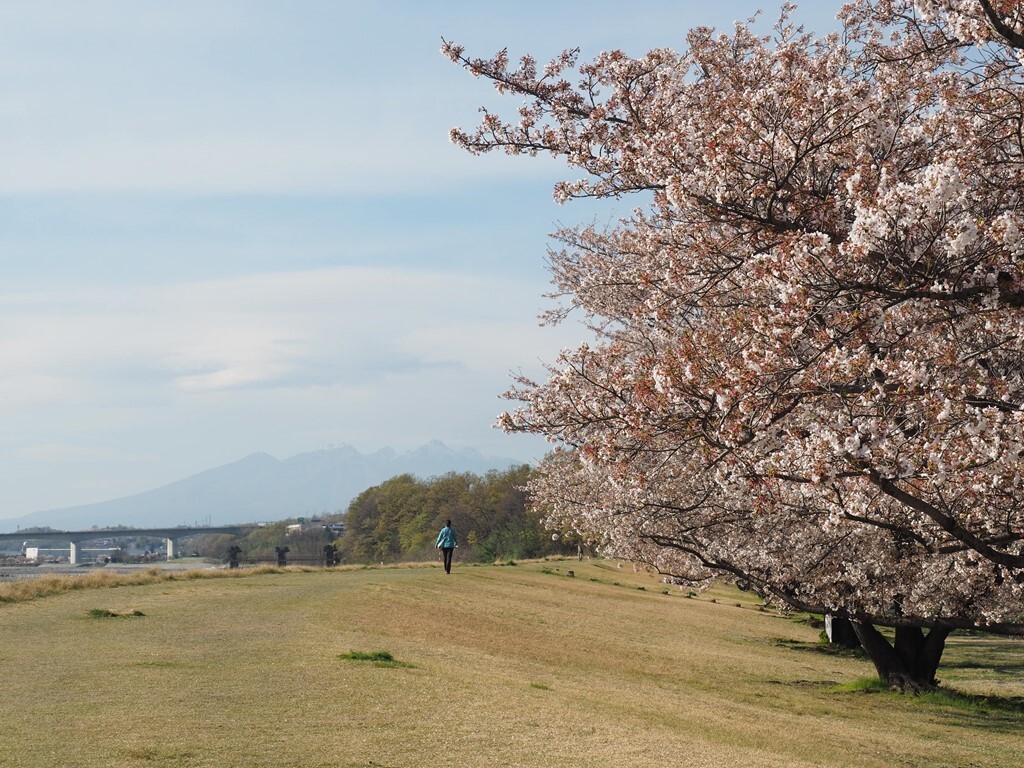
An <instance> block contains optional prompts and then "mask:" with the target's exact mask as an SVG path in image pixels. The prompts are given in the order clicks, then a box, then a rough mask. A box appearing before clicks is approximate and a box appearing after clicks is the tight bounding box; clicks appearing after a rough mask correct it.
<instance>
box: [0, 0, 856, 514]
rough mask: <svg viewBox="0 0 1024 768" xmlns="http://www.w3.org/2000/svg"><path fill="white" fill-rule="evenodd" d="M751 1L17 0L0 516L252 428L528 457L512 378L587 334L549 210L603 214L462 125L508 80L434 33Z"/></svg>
mask: <svg viewBox="0 0 1024 768" xmlns="http://www.w3.org/2000/svg"><path fill="white" fill-rule="evenodd" d="M760 5H761V4H759V3H756V2H747V1H746V0H732V1H730V0H722V1H720V2H715V3H705V2H696V1H692V2H688V1H687V0H676V1H675V2H644V1H643V0H639V1H637V2H631V3H623V2H604V1H601V2H587V3H582V2H580V3H559V2H546V3H539V2H520V3H516V4H514V5H512V6H509V5H507V4H505V5H500V6H499V5H495V6H488V5H486V4H480V3H469V2H444V3H440V2H437V3H431V2H362V3H354V2H343V1H341V0H338V1H337V2H327V1H326V0H290V1H289V2H285V1H284V0H275V1H274V2H269V1H264V0H175V2H172V3H168V2H157V1H156V0H34V1H33V2H32V3H20V2H0V152H2V157H3V163H2V164H0V263H2V268H3V272H2V280H0V519H3V518H9V517H15V516H18V515H22V514H26V513H28V512H33V511H37V510H42V509H48V508H54V507H61V506H69V505H74V504H84V503H89V502H94V501H101V500H105V499H110V498H115V497H119V496H123V495H127V494H130V493H135V492H139V491H144V490H149V489H151V488H154V487H157V486H159V485H162V484H165V483H168V482H171V481H174V480H177V479H179V478H181V477H185V476H187V475H189V474H192V473H195V472H198V471H202V470H204V469H208V468H211V467H213V466H217V465H220V464H224V463H228V462H231V461H234V460H236V459H239V458H241V457H242V456H245V455H247V454H249V453H252V452H254V451H266V452H268V453H271V454H273V455H275V456H278V457H279V458H285V457H287V456H290V455H293V454H295V453H300V452H303V451H308V450H316V449H318V448H323V447H325V446H329V445H337V444H342V443H345V444H349V445H352V446H354V447H356V448H357V449H359V450H362V451H371V450H376V449H378V448H381V447H384V446H391V447H393V448H396V449H399V450H402V449H408V448H414V447H417V446H419V445H421V444H423V443H425V442H427V441H429V440H431V439H440V440H442V441H443V442H445V443H447V444H448V445H450V446H452V447H455V448H463V447H472V448H476V449H478V450H480V451H482V452H483V453H486V454H491V455H498V456H507V457H511V458H516V459H520V460H524V461H531V460H536V459H539V458H540V457H541V456H542V455H543V453H544V452H545V450H546V445H545V444H544V443H543V442H542V441H540V440H539V439H534V438H529V437H522V436H515V437H509V436H506V435H503V434H502V433H500V432H499V431H497V430H494V429H492V427H491V425H492V423H493V421H494V418H495V416H496V414H497V413H499V412H500V411H501V410H502V409H503V408H504V407H505V404H504V403H503V402H502V401H501V400H500V399H499V398H498V396H499V395H500V393H501V392H502V391H503V390H504V389H506V388H507V386H508V384H509V372H510V371H512V370H524V371H526V372H529V373H539V372H540V371H541V365H540V361H542V360H551V359H553V357H554V356H555V354H556V353H557V351H558V350H559V349H560V348H562V347H565V346H574V345H575V344H576V343H577V341H579V340H580V339H581V338H582V332H581V331H580V329H579V328H577V327H574V326H572V325H566V326H564V327H560V328H554V329H551V328H540V327H538V324H537V320H536V318H537V315H538V313H539V312H540V311H541V310H542V309H543V308H544V307H545V306H547V304H546V300H545V299H543V297H542V294H543V293H544V292H545V291H546V290H547V288H548V282H547V281H548V277H547V274H546V272H545V269H544V256H545V247H546V245H547V243H548V239H547V234H548V233H549V232H550V231H552V230H553V229H554V228H555V226H556V223H558V222H561V223H574V222H578V221H585V220H589V219H591V218H592V217H594V216H595V215H596V216H599V217H601V218H602V219H605V218H607V216H608V215H609V213H608V211H607V210H605V209H602V208H595V207H593V206H584V205H577V204H570V205H568V206H564V207H559V206H557V205H555V204H554V203H553V202H552V200H551V187H552V184H553V182H554V181H555V180H556V179H558V178H560V175H561V172H562V169H561V168H560V167H559V166H558V165H557V164H556V163H554V162H552V161H549V160H546V159H541V158H538V159H533V160H529V159H525V158H507V157H504V156H499V155H494V156H487V157H482V158H474V157H470V156H468V155H466V154H465V153H463V152H461V151H459V150H458V149H456V148H455V147H453V146H452V145H450V144H449V143H448V139H447V136H448V130H449V129H450V128H451V127H452V126H454V125H460V126H462V127H467V128H468V127H472V126H473V125H474V124H475V121H476V117H477V111H476V110H477V108H478V107H479V106H481V105H485V104H486V105H488V106H491V107H504V108H505V109H510V108H515V107H516V106H517V102H516V100H515V99H512V98H508V97H505V98H504V99H502V98H499V97H498V96H497V95H496V94H494V93H493V91H492V90H491V89H490V88H489V86H488V85H487V84H486V83H485V82H483V81H480V80H476V79H474V78H472V77H470V76H469V75H468V74H466V73H465V72H464V71H462V70H461V69H459V68H457V67H456V66H454V65H453V64H451V63H450V62H448V61H447V60H446V59H445V58H444V57H443V56H442V55H441V54H440V53H439V48H440V44H441V38H442V37H444V38H447V39H450V40H454V41H456V42H458V43H460V44H462V45H464V46H466V49H467V52H469V53H471V54H473V55H490V54H492V53H494V52H495V51H496V50H498V49H500V48H502V47H504V46H508V47H509V49H510V52H511V53H512V55H513V56H514V57H517V56H519V55H521V54H523V53H532V54H534V55H536V56H537V58H538V59H540V60H546V59H548V58H550V57H551V56H553V55H555V54H557V53H558V52H559V51H561V50H562V49H563V48H568V47H575V46H580V47H581V48H582V49H583V52H584V55H585V56H592V55H594V54H596V53H597V52H599V51H601V50H607V49H611V48H622V49H624V50H626V51H627V52H628V53H631V54H634V55H639V54H642V53H644V52H645V51H647V50H648V49H650V48H653V47H663V46H667V47H675V48H678V47H680V46H681V45H682V44H683V39H684V35H685V33H686V31H687V30H688V29H689V28H690V27H692V26H695V25H699V24H707V25H712V26H716V27H718V28H724V29H728V28H729V27H730V26H731V24H732V21H733V20H735V19H745V18H747V17H749V16H750V15H751V14H752V13H753V12H754V11H755V10H756V9H757V8H758V7H759V6H760ZM805 5H806V6H807V9H806V10H802V11H801V12H800V13H799V14H798V15H799V18H800V19H801V20H803V21H805V22H806V23H807V25H808V27H809V28H812V29H815V30H818V31H824V30H827V29H830V28H831V27H832V26H833V24H834V22H833V21H832V18H831V17H832V15H833V13H834V10H835V7H838V2H837V3H835V4H834V6H835V7H833V4H832V3H818V2H815V3H810V2H807V3H805ZM765 9H766V12H767V14H766V15H767V18H768V19H773V18H774V17H775V16H776V15H777V4H774V5H766V6H765ZM638 202H639V201H631V203H630V204H636V203H638ZM0 527H2V526H0Z"/></svg>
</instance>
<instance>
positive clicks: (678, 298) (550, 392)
mask: <svg viewBox="0 0 1024 768" xmlns="http://www.w3.org/2000/svg"><path fill="white" fill-rule="evenodd" d="M792 11H793V6H792V5H791V4H788V3H787V4H786V5H784V6H783V8H782V12H781V14H780V19H779V21H778V23H777V24H776V25H775V26H774V27H773V28H772V31H771V32H770V33H769V34H765V35H760V34H757V33H756V32H755V31H754V23H753V22H751V23H748V24H737V25H736V26H735V29H734V30H732V32H731V33H729V34H724V33H717V32H715V31H714V30H712V29H710V28H703V27H702V28H697V29H694V30H691V31H690V32H689V33H688V35H687V37H686V48H685V50H683V52H681V53H678V52H675V51H672V50H669V49H658V50H653V51H651V52H650V53H648V54H647V55H646V56H643V57H641V58H631V57H629V56H627V55H625V54H624V53H622V52H621V51H610V52H606V53H603V54H601V55H600V56H598V57H597V58H596V59H595V60H593V61H590V62H585V63H582V64H581V63H580V62H579V61H578V53H577V52H575V51H572V50H570V51H566V52H565V53H563V54H562V55H560V56H559V57H557V58H556V59H555V60H553V61H552V62H550V63H549V64H547V65H546V66H543V67H539V66H538V64H537V62H536V60H535V59H534V58H532V57H531V56H524V57H523V58H522V59H520V60H519V62H518V64H515V65H513V64H511V63H510V57H509V55H508V53H507V51H502V52H500V53H499V54H498V55H496V56H495V57H493V58H490V59H481V58H472V57H469V56H467V55H466V54H465V52H464V49H463V48H462V47H461V46H459V45H456V44H454V43H447V42H446V43H445V46H444V48H443V51H444V53H445V54H446V55H447V56H448V57H449V58H450V59H452V61H454V62H456V63H458V64H460V65H462V66H464V67H465V68H467V69H468V70H469V71H470V72H471V73H472V74H473V75H476V76H481V77H484V78H487V79H489V80H491V81H493V83H494V84H495V86H496V88H497V90H498V91H499V93H508V94H513V95H516V96H519V97H524V98H525V101H524V103H523V104H522V105H521V106H520V107H519V109H518V112H517V113H516V114H515V116H514V117H512V118H511V119H505V118H503V117H501V116H500V115H499V114H498V113H496V112H492V111H486V110H485V111H484V113H483V118H482V121H481V123H480V125H479V127H478V128H477V129H475V130H473V131H463V130H460V129H454V130H453V131H452V140H453V141H454V142H455V143H457V144H459V145H461V146H462V147H464V148H466V149H467V150H469V151H470V152H473V153H479V152H486V151H490V150H494V149H502V150H504V151H507V152H509V153H512V154H520V153H525V154H531V155H532V154H537V153H547V154H551V155H554V156H556V157H559V158H562V159H563V160H564V161H565V162H566V164H567V165H568V166H569V167H571V168H575V169H577V170H578V171H581V172H582V174H583V175H582V178H580V179H578V180H568V181H565V182H563V183H560V184H559V185H558V186H557V187H556V190H555V195H556V197H557V198H558V199H559V200H562V201H568V200H571V199H573V198H578V197H595V198H611V199H620V198H623V197H625V196H628V195H633V196H638V199H639V200H641V203H640V205H639V206H638V207H637V208H636V209H635V210H634V211H633V212H632V213H631V214H630V215H628V216H627V217H625V218H622V219H621V220H620V221H618V222H617V223H616V224H614V225H612V226H609V227H604V228H599V227H597V226H584V227H576V228H568V229H563V230H561V231H559V232H557V233H556V235H555V240H556V243H557V245H556V247H555V248H554V249H553V250H552V251H551V253H550V254H549V260H550V263H551V269H552V272H553V278H554V280H553V282H554V286H555V293H554V295H555V296H557V297H561V303H560V304H559V306H557V307H556V308H555V309H554V310H552V311H551V312H550V313H549V315H548V318H547V319H548V320H549V321H551V322H558V321H559V320H561V319H562V318H564V317H565V315H566V314H568V313H569V312H576V313H582V315H583V316H584V317H586V318H587V320H588V321H589V324H590V327H591V329H592V331H593V334H594V339H593V340H592V341H591V342H589V343H585V344H582V345H581V346H580V347H579V348H577V349H575V350H571V351H567V352H565V353H563V354H562V356H561V357H560V358H559V359H558V360H557V361H555V362H553V363H552V364H551V366H550V368H549V376H548V378H547V380H546V381H539V382H538V381H531V380H527V379H524V378H521V379H519V380H518V382H517V384H516V386H515V388H514V389H513V390H512V391H511V392H510V393H509V397H511V398H513V399H516V400H519V401H521V402H522V406H521V407H520V408H519V409H518V410H515V411H513V412H510V413H507V414H505V415H504V416H503V417H502V420H501V421H502V424H503V426H504V427H505V428H506V429H509V430H513V431H527V432H534V433H538V434H542V435H546V436H547V437H548V438H550V439H551V440H552V441H553V442H555V443H556V444H557V446H558V447H559V449H558V450H556V451H555V453H554V454H553V455H552V456H551V457H550V459H549V460H548V461H546V462H545V464H544V466H543V467H542V468H541V471H540V473H539V475H538V477H536V478H535V479H534V481H533V483H532V485H531V488H532V493H533V495H534V502H535V504H536V505H537V506H538V507H541V508H545V509H548V510H549V511H550V514H551V520H552V522H553V523H554V524H556V525H560V526H568V527H572V528H573V529H575V530H577V531H579V532H580V533H581V534H582V535H585V536H588V537H591V538H592V539H593V540H595V541H598V542H600V543H601V544H602V545H603V546H604V547H605V548H606V550H607V551H608V552H609V553H611V554H615V555H620V556H625V557H630V558H633V559H636V560H641V561H645V562H649V563H651V564H653V565H655V566H657V567H658V568H659V569H661V570H662V571H665V572H668V573H672V574H675V575H677V576H681V577H684V578H688V579H690V580H693V581H700V580H702V579H707V578H710V577H713V576H715V575H718V574H722V573H726V574H730V575H732V576H733V577H735V578H737V579H743V580H744V581H747V582H749V583H751V584H753V585H754V586H756V587H757V588H758V589H759V590H760V591H761V592H762V593H763V594H765V595H766V596H770V597H772V598H774V599H777V600H781V601H784V602H785V603H786V604H788V605H790V606H793V607H797V608H801V609H810V610H817V611H827V612H830V613H832V614H834V615H837V616H840V617H848V618H850V619H851V620H853V621H854V623H855V626H856V628H857V632H858V636H859V637H860V639H861V641H862V643H863V645H864V646H865V648H866V650H867V651H868V652H869V653H870V654H871V656H872V659H873V660H874V661H875V664H876V667H877V668H878V671H879V674H880V675H881V676H882V677H883V678H886V679H889V680H891V681H893V682H894V683H897V684H901V685H911V686H914V687H920V686H928V685H931V684H933V683H934V672H935V668H936V665H937V664H938V660H939V657H940V655H941V650H942V646H943V643H944V640H945V637H946V635H947V634H948V632H949V631H951V630H952V629H955V628H976V629H984V630H987V631H993V632H1001V633H1007V634H1024V543H1022V541H1024V506H1022V501H1024V498H1022V497H1024V472H1022V462H1024V333H1022V331H1024V271H1022V259H1024V239H1022V234H1021V233H1022V231H1024V186H1022V182H1021V179H1024V8H1022V6H1021V5H1020V4H1019V3H1017V2H1009V1H1008V0H916V1H915V0H876V1H871V0H858V1H857V2H852V3H848V4H847V5H845V6H844V7H843V9H842V10H841V12H840V17H839V18H840V24H841V31H840V32H837V33H834V34H830V35H827V36H824V37H816V36H814V35H812V34H809V33H806V32H804V30H803V29H801V28H799V27H797V26H795V25H794V23H793V22H792V20H791V18H792ZM574 70H575V74H573V71H574ZM876 625H882V626H890V627H896V640H895V643H894V644H891V643H889V641H887V640H885V639H884V638H883V637H882V636H881V634H879V633H878V631H877V630H876V629H875V627H876ZM925 630H927V634H925Z"/></svg>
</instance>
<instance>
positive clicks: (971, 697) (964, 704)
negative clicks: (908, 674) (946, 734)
mask: <svg viewBox="0 0 1024 768" xmlns="http://www.w3.org/2000/svg"><path fill="white" fill-rule="evenodd" d="M832 690H833V691H835V692H836V693H858V694H871V695H875V696H878V697H879V698H881V699H883V700H888V701H891V702H893V703H906V704H908V705H910V706H913V707H919V708H924V709H927V710H928V711H929V712H930V713H931V714H932V715H934V716H935V717H937V718H940V719H942V720H943V721H944V722H945V723H947V724H948V725H950V726H954V727H961V728H971V729H978V730H984V731H992V732H995V733H1013V734H1018V733H1020V731H1021V727H1022V726H1024V697H1022V696H979V695H975V694H970V693H962V692H960V691H958V690H956V689H954V688H944V687H941V686H940V687H939V688H937V689H936V690H934V691H924V692H922V693H916V694H915V693H909V692H905V693H904V692H900V691H896V690H893V689H891V688H889V687H888V686H887V685H886V684H885V683H883V682H882V681H881V680H879V679H878V678H877V677H862V678H859V679H857V680H852V681H850V682H848V683H843V684H841V685H837V686H835V687H834V688H833V689H832Z"/></svg>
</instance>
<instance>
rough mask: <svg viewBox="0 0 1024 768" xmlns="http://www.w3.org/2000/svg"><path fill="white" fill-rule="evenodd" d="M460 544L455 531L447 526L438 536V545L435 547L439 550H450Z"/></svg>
mask: <svg viewBox="0 0 1024 768" xmlns="http://www.w3.org/2000/svg"><path fill="white" fill-rule="evenodd" d="M458 543H459V539H458V537H457V536H456V535H455V529H454V528H449V527H448V526H447V525H446V526H445V527H444V528H442V529H441V532H440V533H439V534H437V544H435V545H434V546H435V547H437V548H438V549H450V548H452V547H454V546H457V545H458Z"/></svg>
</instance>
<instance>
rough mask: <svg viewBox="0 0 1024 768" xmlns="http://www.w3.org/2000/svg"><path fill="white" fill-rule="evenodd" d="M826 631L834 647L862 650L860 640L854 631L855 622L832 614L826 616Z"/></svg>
mask: <svg viewBox="0 0 1024 768" xmlns="http://www.w3.org/2000/svg"><path fill="white" fill-rule="evenodd" d="M825 630H826V633H827V634H828V641H829V642H830V643H832V645H839V646H842V647H843V648H860V639H859V638H858V637H857V633H856V632H855V631H854V629H853V622H852V621H850V620H849V619H843V618H840V617H838V616H832V615H831V614H825Z"/></svg>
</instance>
